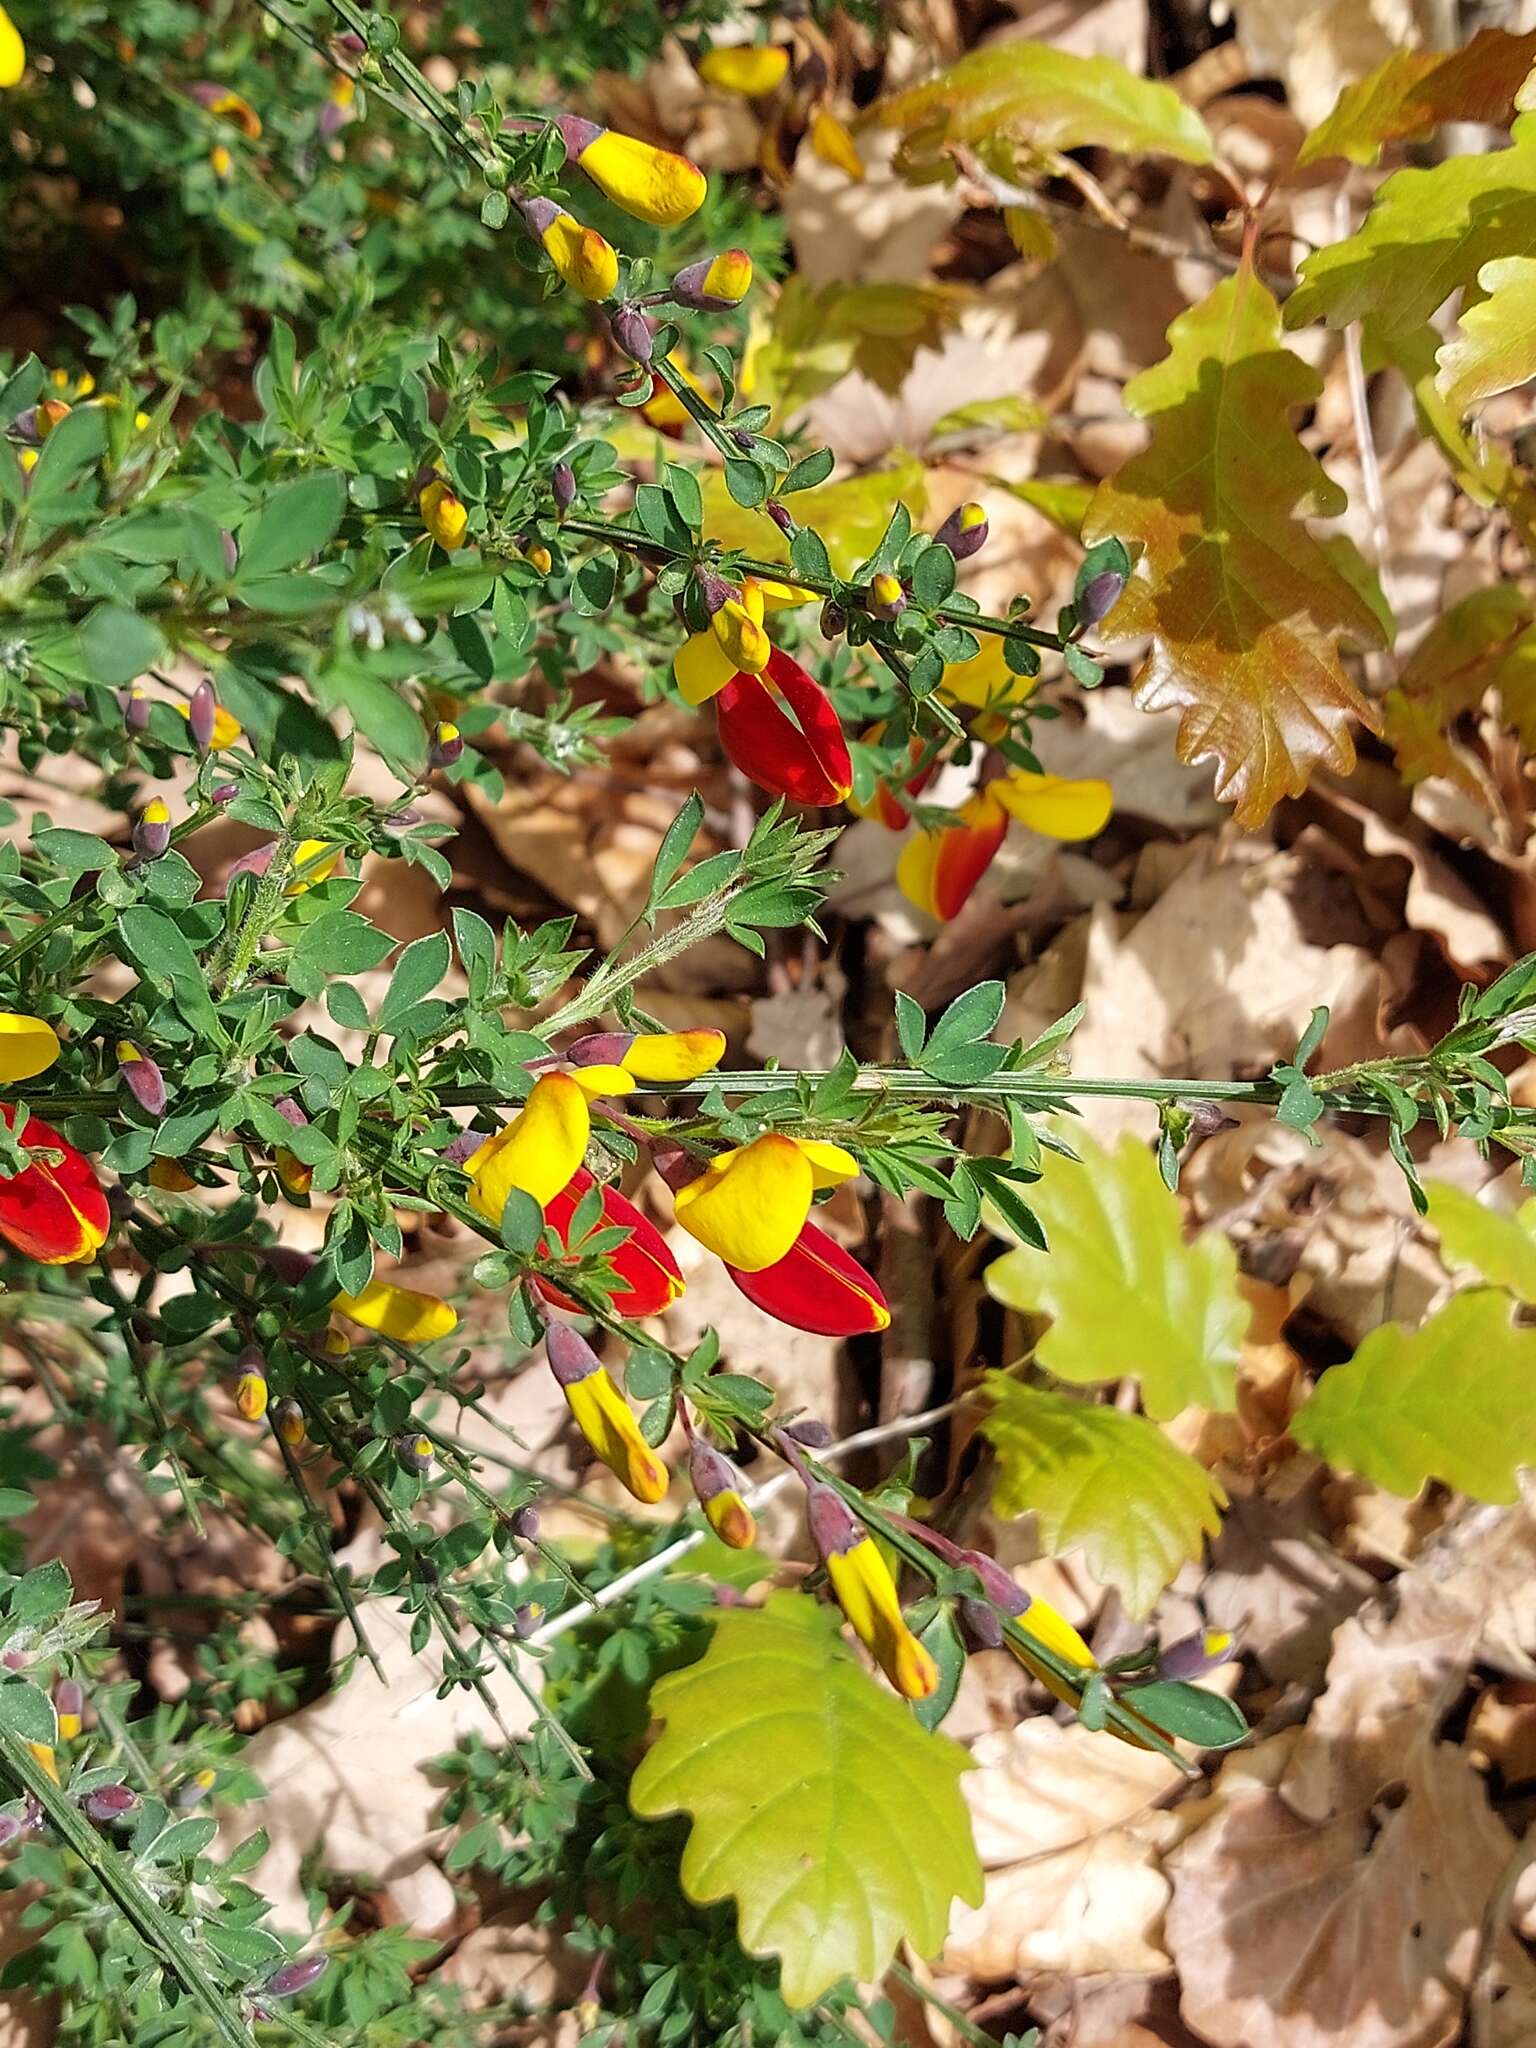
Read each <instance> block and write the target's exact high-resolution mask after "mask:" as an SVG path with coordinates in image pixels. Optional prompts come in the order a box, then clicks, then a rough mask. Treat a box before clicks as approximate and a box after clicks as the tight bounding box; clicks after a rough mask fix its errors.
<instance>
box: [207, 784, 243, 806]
mask: <svg viewBox="0 0 1536 2048" xmlns="http://www.w3.org/2000/svg"><path fill="white" fill-rule="evenodd" d="M239 794H240V785H239V783H238V782H220V783H216V784H215V785H214V787H213V788H212V789H210V790H209V792H208V801H209V803H211V804H217V805H218V806H219V808H220V810H222V809H223V808H224V806H225V805H226V804H232V803H233V802H234V800H235V798H236V797H237V796H238V795H239Z"/></svg>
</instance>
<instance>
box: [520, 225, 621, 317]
mask: <svg viewBox="0 0 1536 2048" xmlns="http://www.w3.org/2000/svg"><path fill="white" fill-rule="evenodd" d="M539 240H540V241H541V242H542V243H543V244H544V247H545V249H546V251H547V252H548V255H549V260H550V262H551V263H553V264H554V266H555V269H556V270H557V271H558V272H559V274H560V276H561V277H562V278H563V280H564V281H565V283H566V284H568V285H569V286H570V288H571V290H572V291H573V292H580V294H581V296H582V297H583V298H584V299H606V298H607V297H608V295H609V293H610V292H611V291H612V290H613V288H614V286H615V285H616V284H617V283H618V281H619V259H618V257H617V256H616V255H615V254H614V252H613V250H612V248H611V247H610V246H609V244H608V243H607V242H605V241H604V240H603V238H602V236H601V235H600V234H599V233H598V232H597V230H596V228H584V227H583V226H582V224H581V222H580V221H579V220H577V219H576V217H575V216H574V214H569V213H557V214H556V215H555V217H554V219H553V220H552V221H551V222H550V224H549V226H548V227H547V228H545V229H544V230H543V231H542V232H541V233H540V235H539Z"/></svg>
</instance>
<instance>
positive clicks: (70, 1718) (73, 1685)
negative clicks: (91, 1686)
mask: <svg viewBox="0 0 1536 2048" xmlns="http://www.w3.org/2000/svg"><path fill="white" fill-rule="evenodd" d="M53 1711H54V1713H55V1714H56V1715H57V1716H58V1721H59V1740H60V1741H61V1742H73V1741H74V1739H75V1737H76V1736H77V1735H78V1734H79V1733H80V1729H81V1726H82V1722H83V1718H84V1715H85V1689H84V1687H83V1686H81V1685H80V1684H79V1682H78V1681H77V1680H76V1679H73V1678H61V1679H60V1680H59V1682H58V1684H57V1685H56V1686H55V1687H54V1688H53Z"/></svg>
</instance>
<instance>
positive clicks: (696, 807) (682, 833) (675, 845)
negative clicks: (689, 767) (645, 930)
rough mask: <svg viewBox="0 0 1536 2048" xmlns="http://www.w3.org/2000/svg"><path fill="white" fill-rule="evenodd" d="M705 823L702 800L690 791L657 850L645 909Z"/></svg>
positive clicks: (662, 892)
mask: <svg viewBox="0 0 1536 2048" xmlns="http://www.w3.org/2000/svg"><path fill="white" fill-rule="evenodd" d="M703 822H704V799H703V798H702V797H701V796H700V795H699V793H698V791H697V790H696V789H695V790H691V791H690V792H689V795H688V801H687V802H686V803H685V804H684V805H683V808H682V809H681V810H680V811H679V812H678V814H677V816H676V817H675V818H674V819H673V820H672V822H671V824H670V825H669V826H668V827H667V829H666V833H665V835H664V836H663V838H662V842H661V845H660V847H659V848H658V849H657V853H656V866H655V868H654V870H653V871H652V874H651V891H650V896H649V898H648V901H647V908H651V907H654V905H655V904H656V903H657V902H658V901H659V899H660V898H661V897H662V896H663V895H665V893H666V889H667V884H668V883H669V882H670V881H671V880H672V878H673V876H674V875H675V874H676V873H677V871H678V869H679V868H680V867H681V866H682V864H683V862H684V861H685V860H686V859H687V858H688V849H689V847H690V846H692V844H693V842H694V839H695V838H696V837H697V835H698V830H699V827H700V825H702V824H703Z"/></svg>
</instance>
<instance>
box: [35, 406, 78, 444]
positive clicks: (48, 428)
mask: <svg viewBox="0 0 1536 2048" xmlns="http://www.w3.org/2000/svg"><path fill="white" fill-rule="evenodd" d="M36 413H37V438H38V439H39V441H46V440H47V438H48V436H49V435H50V434H51V433H52V432H53V430H54V428H55V427H58V426H62V425H63V423H64V421H65V420H67V419H68V418H69V414H70V408H69V407H68V406H67V405H66V404H65V403H64V401H63V399H62V398H44V399H42V400H40V401H39V403H38V405H37V407H36Z"/></svg>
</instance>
